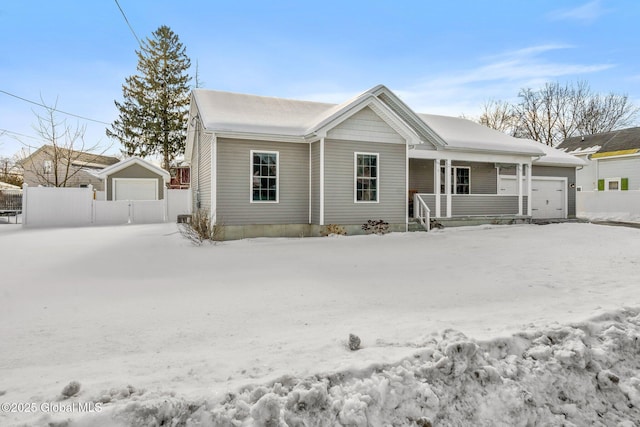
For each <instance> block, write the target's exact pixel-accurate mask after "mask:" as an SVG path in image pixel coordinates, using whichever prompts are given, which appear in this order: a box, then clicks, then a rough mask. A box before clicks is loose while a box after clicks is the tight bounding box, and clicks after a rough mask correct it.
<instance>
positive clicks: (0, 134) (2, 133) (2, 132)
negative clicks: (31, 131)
mask: <svg viewBox="0 0 640 427" xmlns="http://www.w3.org/2000/svg"><path fill="white" fill-rule="evenodd" d="M5 133H10V134H11V135H17V136H22V137H24V138H31V139H37V140H41V141H46V139H44V138H39V137H37V136H29V135H25V134H23V133H18V132H14V131H12V130H9V129H0V136H2V135H4V134H5Z"/></svg>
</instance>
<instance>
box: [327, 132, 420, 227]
mask: <svg viewBox="0 0 640 427" xmlns="http://www.w3.org/2000/svg"><path fill="white" fill-rule="evenodd" d="M355 152H366V153H378V154H379V158H378V162H379V174H378V180H379V182H378V200H379V202H378V203H356V202H355V201H354V191H355V190H354V153H355ZM324 179H325V192H324V196H325V224H363V223H365V222H366V221H367V220H369V219H383V220H385V221H387V222H389V223H395V224H399V223H405V222H406V206H407V197H408V195H407V189H406V146H405V145H404V144H381V143H373V142H351V141H349V142H347V141H335V140H325V174H324Z"/></svg>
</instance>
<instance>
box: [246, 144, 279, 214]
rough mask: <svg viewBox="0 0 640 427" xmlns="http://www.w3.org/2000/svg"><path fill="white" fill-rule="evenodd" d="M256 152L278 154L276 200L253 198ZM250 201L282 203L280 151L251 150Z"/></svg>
mask: <svg viewBox="0 0 640 427" xmlns="http://www.w3.org/2000/svg"><path fill="white" fill-rule="evenodd" d="M255 154H275V156H276V199H275V200H254V199H253V156H254V155H255ZM249 203H280V152H279V151H269V150H251V151H250V155H249Z"/></svg>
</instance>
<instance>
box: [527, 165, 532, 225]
mask: <svg viewBox="0 0 640 427" xmlns="http://www.w3.org/2000/svg"><path fill="white" fill-rule="evenodd" d="M532 185H533V166H532V165H531V163H529V164H527V216H531V213H532V212H533V203H531V186H532Z"/></svg>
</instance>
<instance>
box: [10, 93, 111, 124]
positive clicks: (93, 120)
mask: <svg viewBox="0 0 640 427" xmlns="http://www.w3.org/2000/svg"><path fill="white" fill-rule="evenodd" d="M0 92H1V93H4V94H5V95H9V96H12V97H14V98H17V99H19V100H21V101H24V102H28V103H30V104H34V105H37V106H38V107H43V108H46V109H49V110H54V111H55V112H56V113H60V114H66V115H67V116H73V117H77V118H79V119H82V120H89V121H90V122H96V123H100V124H103V125H110V124H111V123H107V122H103V121H101V120H96V119H90V118H89V117H84V116H79V115H77V114H73V113H67V112H65V111H62V110H58V109H57V108H52V107H50V106H48V105H44V104H41V103H39V102H35V101H31V100H29V99H26V98H23V97H21V96H18V95H14V94H12V93H9V92H7V91H6V90H2V89H0Z"/></svg>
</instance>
